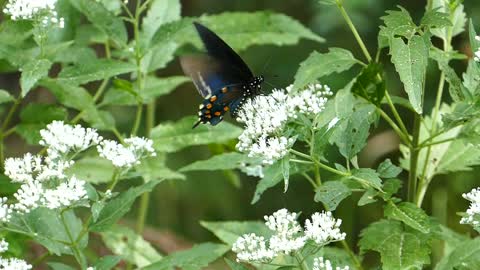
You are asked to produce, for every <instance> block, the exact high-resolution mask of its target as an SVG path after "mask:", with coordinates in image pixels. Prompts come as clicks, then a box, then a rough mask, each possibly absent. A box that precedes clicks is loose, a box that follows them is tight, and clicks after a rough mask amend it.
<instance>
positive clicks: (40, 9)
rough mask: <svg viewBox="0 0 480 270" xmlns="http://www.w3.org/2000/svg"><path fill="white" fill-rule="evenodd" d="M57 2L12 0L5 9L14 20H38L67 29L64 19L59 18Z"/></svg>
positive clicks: (55, 0)
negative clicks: (56, 8)
mask: <svg viewBox="0 0 480 270" xmlns="http://www.w3.org/2000/svg"><path fill="white" fill-rule="evenodd" d="M56 4H57V0H10V1H9V2H8V3H7V4H6V5H5V8H4V9H3V12H4V13H5V14H8V15H10V17H11V18H12V20H38V21H39V22H41V23H42V24H43V26H47V25H50V24H52V25H58V26H59V27H60V28H64V27H65V20H64V18H59V17H58V14H57V11H56V10H55V5H56Z"/></svg>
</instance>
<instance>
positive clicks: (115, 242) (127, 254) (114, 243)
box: [101, 225, 162, 267]
mask: <svg viewBox="0 0 480 270" xmlns="http://www.w3.org/2000/svg"><path fill="white" fill-rule="evenodd" d="M101 236H102V239H103V242H104V243H105V245H106V246H107V247H108V248H109V249H110V250H111V251H112V252H113V254H115V255H118V256H120V257H121V258H122V259H123V260H125V261H127V262H129V263H132V264H134V265H136V266H137V267H144V266H147V265H150V264H152V263H155V262H158V261H160V260H161V259H162V256H161V255H160V254H159V253H158V252H157V251H156V250H155V249H154V248H153V247H152V246H151V245H150V243H148V242H147V241H145V240H144V239H143V237H142V236H141V235H138V234H137V233H135V232H134V231H133V230H131V229H129V228H127V227H125V226H120V225H115V226H113V227H111V228H110V229H109V230H107V231H105V232H102V233H101Z"/></svg>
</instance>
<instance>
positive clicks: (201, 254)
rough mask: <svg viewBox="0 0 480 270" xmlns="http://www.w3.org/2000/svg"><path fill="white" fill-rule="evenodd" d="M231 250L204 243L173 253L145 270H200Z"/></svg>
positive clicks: (225, 246) (227, 247)
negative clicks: (176, 269)
mask: <svg viewBox="0 0 480 270" xmlns="http://www.w3.org/2000/svg"><path fill="white" fill-rule="evenodd" d="M229 249H230V247H229V246H227V245H221V244H212V243H202V244H199V245H195V246H193V247H192V248H191V249H189V250H184V251H178V252H175V253H172V254H170V255H168V256H166V257H164V258H163V259H162V260H160V261H159V262H157V263H154V264H151V265H148V266H146V267H144V268H143V269H145V270H150V269H151V270H154V269H155V270H169V269H173V268H179V269H183V270H198V269H202V268H203V267H206V266H208V265H209V264H210V263H211V262H213V261H215V260H216V259H218V258H219V257H221V256H222V255H223V254H225V253H226V252H227V251H228V250H229Z"/></svg>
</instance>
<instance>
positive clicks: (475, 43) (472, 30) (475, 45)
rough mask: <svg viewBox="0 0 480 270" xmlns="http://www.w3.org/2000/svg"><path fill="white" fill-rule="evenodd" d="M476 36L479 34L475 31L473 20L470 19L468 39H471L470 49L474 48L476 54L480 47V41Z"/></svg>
mask: <svg viewBox="0 0 480 270" xmlns="http://www.w3.org/2000/svg"><path fill="white" fill-rule="evenodd" d="M476 36H477V32H476V31H475V27H474V26H473V21H472V19H470V20H469V21H468V37H469V39H470V47H472V52H476V51H477V50H478V48H479V47H480V41H478V40H476V39H475V37H476Z"/></svg>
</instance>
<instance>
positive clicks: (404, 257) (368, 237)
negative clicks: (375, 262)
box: [359, 220, 430, 270]
mask: <svg viewBox="0 0 480 270" xmlns="http://www.w3.org/2000/svg"><path fill="white" fill-rule="evenodd" d="M361 237H362V238H361V239H360V242H359V246H360V250H361V252H362V253H364V252H365V251H367V250H373V251H377V252H378V253H380V255H381V259H382V264H383V267H382V269H384V270H403V269H404V270H409V269H422V268H423V266H424V265H426V264H429V263H430V256H429V254H430V243H429V241H428V239H426V236H425V235H422V234H421V233H419V232H417V231H413V230H412V231H408V230H404V229H403V226H402V224H401V223H400V222H398V221H393V220H381V221H378V222H375V223H372V224H370V225H369V226H368V227H367V228H366V229H364V230H363V231H362V233H361Z"/></svg>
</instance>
